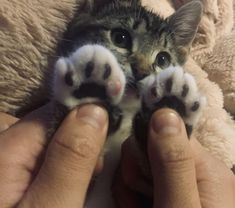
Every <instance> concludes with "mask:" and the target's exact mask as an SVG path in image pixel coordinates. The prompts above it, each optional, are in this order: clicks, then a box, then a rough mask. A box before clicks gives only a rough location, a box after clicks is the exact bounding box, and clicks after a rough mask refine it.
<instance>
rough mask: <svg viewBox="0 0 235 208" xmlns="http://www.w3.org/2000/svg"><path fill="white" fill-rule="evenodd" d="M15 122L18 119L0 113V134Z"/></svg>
mask: <svg viewBox="0 0 235 208" xmlns="http://www.w3.org/2000/svg"><path fill="white" fill-rule="evenodd" d="M17 121H18V118H16V117H14V116H11V115H9V114H6V113H2V112H0V132H2V131H5V130H6V129H8V128H9V127H10V126H11V125H13V124H14V123H16V122H17Z"/></svg>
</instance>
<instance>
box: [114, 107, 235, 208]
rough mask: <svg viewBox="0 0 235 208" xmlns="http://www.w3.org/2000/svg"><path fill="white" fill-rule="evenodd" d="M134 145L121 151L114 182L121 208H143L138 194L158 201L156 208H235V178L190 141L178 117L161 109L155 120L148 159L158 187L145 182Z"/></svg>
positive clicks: (195, 142) (192, 140) (125, 146)
mask: <svg viewBox="0 0 235 208" xmlns="http://www.w3.org/2000/svg"><path fill="white" fill-rule="evenodd" d="M131 144H132V143H131V141H130V140H127V141H126V142H125V143H124V145H123V147H122V159H121V162H120V170H119V176H118V177H117V178H116V181H115V182H114V186H113V187H114V190H115V196H116V200H117V201H118V203H119V206H120V207H121V208H122V207H123V208H126V207H128V208H139V207H143V206H141V202H140V201H139V198H138V195H137V194H136V192H142V193H144V194H145V195H148V196H150V197H153V204H154V205H153V207H154V208H179V207H180V208H189V207H190V208H202V207H203V208H225V207H226V208H234V207H235V176H234V174H233V172H232V171H231V170H230V169H229V168H227V167H226V166H225V164H223V163H222V162H220V161H219V160H217V159H216V158H214V157H213V156H212V155H211V154H210V153H209V152H207V151H206V150H205V149H204V148H203V147H202V146H201V145H200V144H199V142H198V141H197V140H195V139H194V138H191V139H190V140H188V137H187V134H186V131H185V127H184V124H183V121H182V120H181V118H180V117H179V116H178V114H177V113H176V112H174V111H173V110H170V109H161V110H159V111H157V112H155V113H154V114H153V116H152V119H151V121H150V127H149V135H148V140H147V154H148V155H147V157H148V159H149V163H150V168H151V173H152V176H153V187H152V186H150V185H148V183H146V182H145V181H144V177H143V174H142V171H141V167H140V164H139V162H138V161H137V160H136V158H137V157H136V155H135V153H136V151H131V150H132V149H133V148H131Z"/></svg>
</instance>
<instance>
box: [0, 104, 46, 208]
mask: <svg viewBox="0 0 235 208" xmlns="http://www.w3.org/2000/svg"><path fill="white" fill-rule="evenodd" d="M49 112H50V108H49V106H48V105H47V106H44V107H42V108H40V109H38V110H37V111H35V112H32V113H31V114H29V115H27V116H25V117H24V118H22V119H21V120H19V121H18V122H17V123H15V125H13V126H11V127H10V128H8V129H7V130H5V131H4V132H2V133H1V134H0V184H1V189H0V204H1V207H2V206H3V204H6V206H7V207H13V205H15V203H16V202H18V201H19V200H20V198H21V197H22V196H23V194H24V192H25V190H26V189H27V187H28V185H29V183H30V181H31V177H32V171H33V170H34V169H35V165H36V164H37V160H38V157H39V155H40V154H41V153H42V151H43V149H44V146H45V144H46V131H47V124H48V123H47V121H49V118H48V117H47V115H50V114H49ZM10 120H11V119H10ZM12 120H14V119H12ZM12 120H11V121H12ZM9 193H11V194H9ZM3 207H4V206H3Z"/></svg>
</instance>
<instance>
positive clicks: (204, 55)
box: [0, 0, 235, 167]
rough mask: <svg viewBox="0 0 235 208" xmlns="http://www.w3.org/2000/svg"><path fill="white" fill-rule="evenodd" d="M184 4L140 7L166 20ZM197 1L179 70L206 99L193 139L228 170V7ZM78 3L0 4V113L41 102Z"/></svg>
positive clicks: (34, 0)
mask: <svg viewBox="0 0 235 208" xmlns="http://www.w3.org/2000/svg"><path fill="white" fill-rule="evenodd" d="M97 1H98V0H97ZM100 1H102V0H100ZM103 1H104V0H103ZM187 1H188V0H172V1H170V0H143V4H144V5H146V6H147V7H149V8H150V9H153V10H154V11H156V12H158V13H160V14H161V15H162V16H165V17H166V16H169V15H170V14H172V13H173V12H174V9H175V8H178V7H180V6H182V4H184V3H185V2H187ZM201 1H202V3H203V5H204V13H203V17H202V21H201V24H200V27H199V31H198V33H197V36H196V39H195V41H194V43H193V48H192V58H190V59H189V61H188V63H187V64H186V67H185V68H186V70H187V71H189V72H190V73H192V74H193V75H194V76H195V78H196V80H197V82H198V85H199V88H200V89H201V91H202V93H203V94H205V95H206V96H207V98H208V106H207V108H206V109H205V112H204V114H203V117H202V119H201V120H200V123H199V125H198V127H197V129H195V134H194V135H195V136H196V137H197V139H198V140H199V141H200V142H201V143H202V144H203V145H204V146H205V147H206V148H207V149H208V150H209V151H211V152H212V153H213V154H214V155H216V156H217V157H218V158H220V159H221V160H223V161H224V162H226V164H227V165H228V166H230V167H231V165H232V164H235V124H234V121H233V120H232V118H231V116H230V115H229V113H227V112H226V111H225V110H224V106H225V108H226V109H227V110H228V111H229V112H231V113H234V114H235V50H234V46H235V32H234V31H232V27H233V22H234V19H233V12H234V9H233V4H234V2H233V0H201ZM84 2H85V0H60V1H54V0H20V1H19V0H1V1H0V111H4V112H8V113H11V114H15V113H19V109H20V110H21V112H20V113H21V114H22V113H23V112H25V111H29V110H31V109H34V108H36V107H37V106H39V105H41V104H42V103H44V102H45V100H46V98H47V97H48V96H49V95H50V80H51V75H52V73H53V63H54V61H55V59H56V58H57V57H56V55H55V54H56V46H57V44H58V42H59V41H60V40H61V38H62V33H63V31H65V29H66V25H67V23H68V22H69V21H70V19H71V18H72V16H73V14H74V11H75V8H76V6H78V8H81V7H82V6H83V3H84ZM86 2H88V1H86ZM89 2H92V0H89ZM212 81H213V82H212Z"/></svg>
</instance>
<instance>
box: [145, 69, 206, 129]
mask: <svg viewBox="0 0 235 208" xmlns="http://www.w3.org/2000/svg"><path fill="white" fill-rule="evenodd" d="M142 93H143V99H144V102H145V104H146V107H147V108H149V109H156V108H159V107H164V106H166V107H172V106H174V107H172V108H174V109H175V110H176V111H178V113H179V114H180V115H181V116H182V118H183V120H184V122H185V124H187V125H188V126H191V127H192V126H194V125H195V124H196V123H197V121H198V119H199V117H200V114H201V111H202V109H203V107H204V106H205V105H206V98H205V97H204V96H202V95H200V93H199V92H198V87H197V84H196V81H195V79H194V78H193V76H192V75H190V74H188V73H185V72H184V71H183V69H182V68H181V67H179V66H176V67H173V66H170V67H169V68H167V69H165V70H163V71H162V72H160V73H159V74H158V75H151V76H149V77H148V78H146V80H145V88H144V90H143V92H142ZM173 102H174V103H173ZM176 102H177V103H176Z"/></svg>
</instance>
